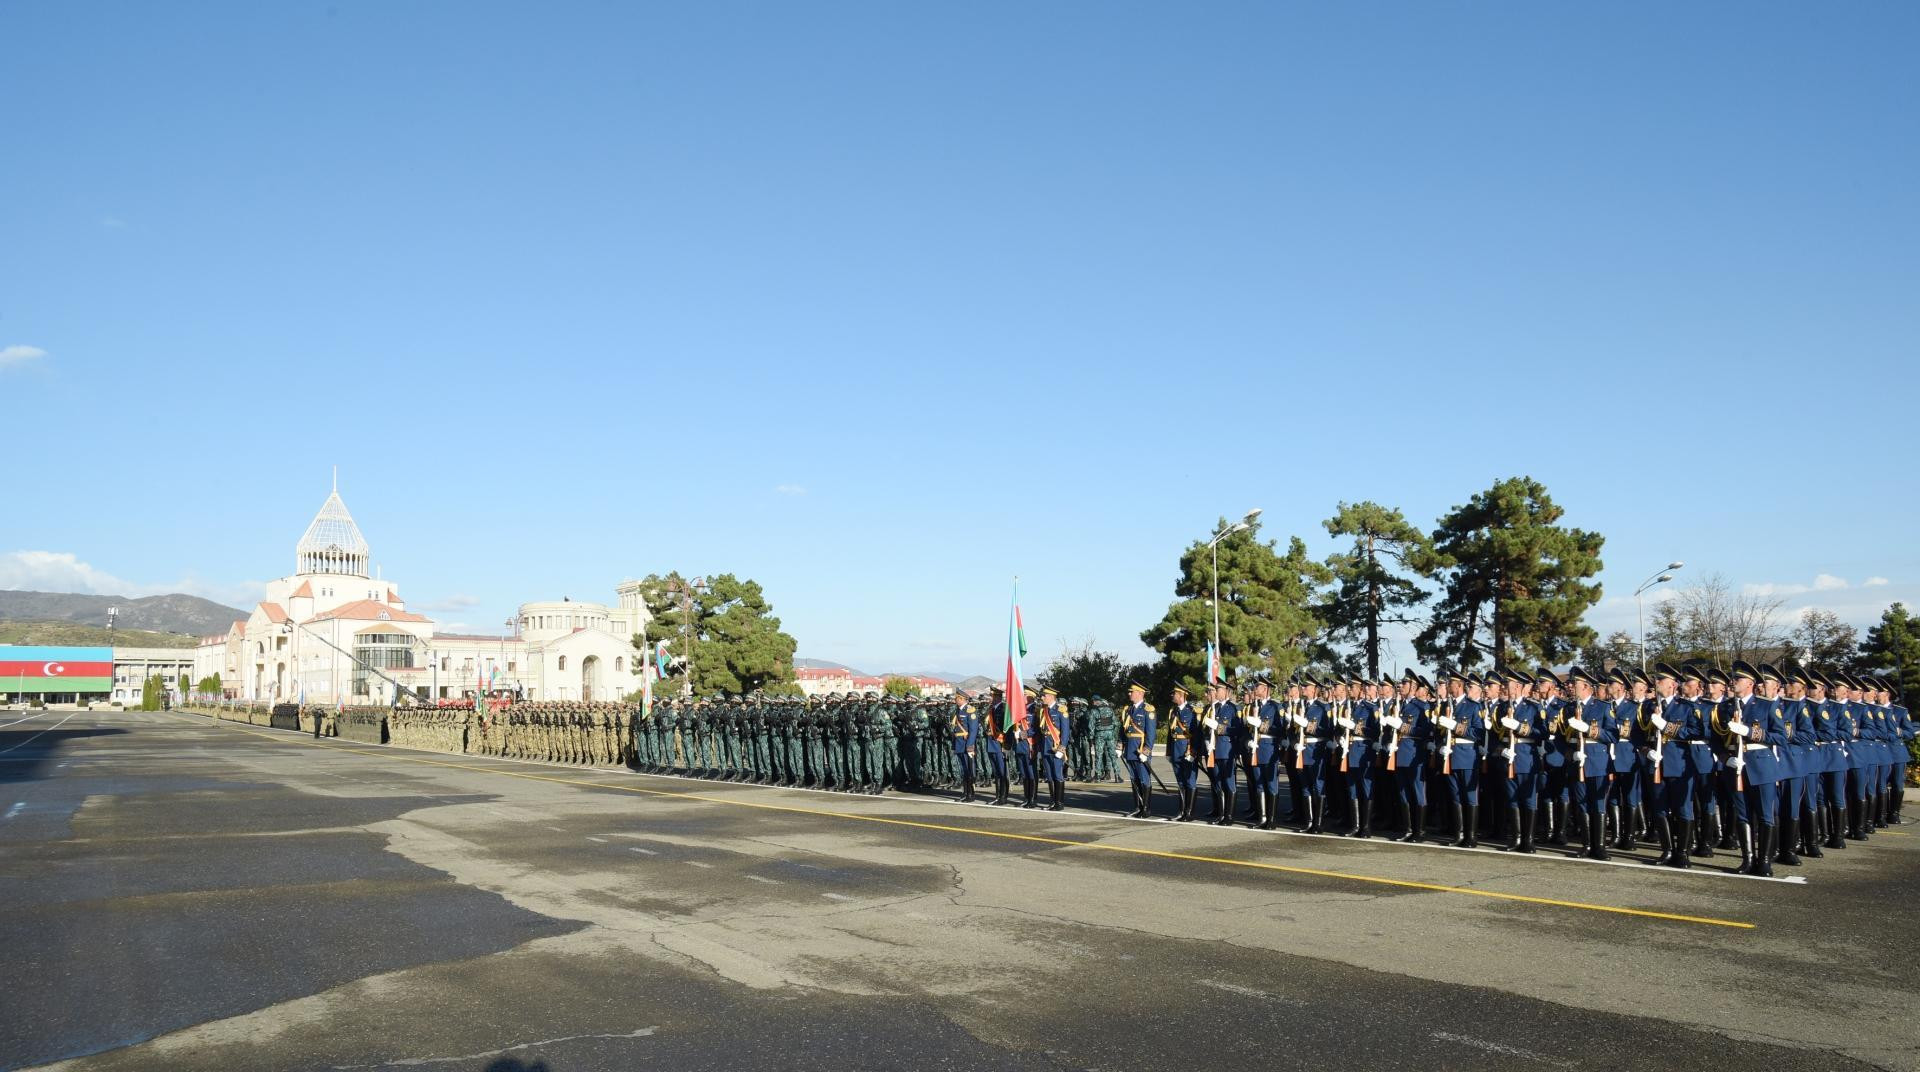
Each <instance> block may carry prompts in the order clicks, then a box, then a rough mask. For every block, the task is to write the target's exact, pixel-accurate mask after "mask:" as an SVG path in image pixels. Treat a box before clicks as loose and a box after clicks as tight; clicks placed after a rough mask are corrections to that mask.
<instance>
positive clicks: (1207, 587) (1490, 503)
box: [1038, 477, 1920, 699]
mask: <svg viewBox="0 0 1920 1072" xmlns="http://www.w3.org/2000/svg"><path fill="white" fill-rule="evenodd" d="M1564 514H1565V511H1564V510H1562V509H1561V508H1560V507H1559V506H1558V505H1557V504H1555V503H1554V501H1553V499H1552V497H1551V496H1550V495H1549V494H1548V492H1547V489H1546V487H1545V486H1544V485H1542V484H1541V483H1540V482H1539V481H1536V480H1534V479H1532V478H1530V477H1511V478H1508V479H1505V480H1500V481H1498V482H1496V483H1494V484H1493V485H1492V486H1491V487H1489V488H1487V489H1486V490H1484V491H1481V492H1479V493H1477V494H1475V495H1474V496H1472V497H1471V498H1470V499H1469V500H1468V501H1467V502H1466V504H1464V505H1462V506H1456V507H1454V508H1453V509H1452V510H1450V511H1448V512H1447V513H1446V514H1445V515H1444V516H1442V517H1441V518H1439V519H1438V521H1437V522H1436V523H1435V525H1434V527H1433V529H1432V530H1431V531H1427V530H1423V529H1421V528H1420V527H1419V526H1417V525H1415V524H1413V523H1412V522H1410V521H1408V520H1407V518H1406V517H1405V515H1404V514H1403V513H1402V512H1401V511H1400V510H1398V509H1395V508H1392V507H1388V506H1383V505H1381V504H1379V503H1374V502H1360V503H1346V502H1342V503H1340V504H1339V505H1338V507H1337V509H1336V510H1335V513H1334V516H1332V517H1330V518H1328V519H1327V520H1326V521H1325V522H1323V523H1322V524H1323V527H1324V528H1325V529H1326V531H1327V533H1328V534H1329V535H1331V536H1334V537H1336V538H1338V539H1342V540H1343V541H1345V545H1344V546H1343V547H1342V549H1340V550H1338V551H1336V552H1335V553H1333V554H1331V555H1329V556H1327V557H1326V558H1325V559H1324V560H1316V559H1313V558H1310V557H1309V556H1308V554H1307V551H1306V545H1305V543H1304V542H1303V541H1302V540H1301V539H1300V538H1299V537H1297V536H1295V537H1291V538H1289V539H1288V540H1287V542H1286V545H1285V547H1284V548H1282V547H1280V546H1279V545H1278V544H1277V543H1276V542H1274V541H1262V540H1261V539H1260V538H1259V524H1258V522H1257V521H1253V522H1250V523H1248V524H1247V526H1246V527H1245V528H1243V529H1242V530H1240V531H1238V532H1234V533H1231V534H1229V535H1227V536H1225V537H1224V538H1222V539H1221V540H1220V541H1219V545H1218V555H1219V586H1220V605H1219V608H1218V610H1219V616H1220V617H1219V628H1220V649H1221V657H1222V664H1223V666H1224V667H1225V668H1226V670H1227V672H1228V673H1229V675H1230V676H1239V675H1245V674H1249V673H1253V672H1257V671H1266V672H1268V673H1271V674H1273V675H1274V676H1275V677H1277V678H1280V679H1285V678H1286V677H1288V676H1291V675H1292V674H1293V673H1294V672H1295V671H1296V670H1300V669H1303V668H1309V669H1315V670H1322V671H1333V672H1340V673H1363V674H1366V675H1367V676H1369V677H1378V676H1381V675H1382V674H1383V673H1385V674H1391V673H1394V672H1396V671H1397V670H1398V669H1400V668H1402V667H1405V666H1407V665H1409V664H1414V663H1418V664H1420V665H1425V666H1431V667H1460V668H1467V669H1471V668H1475V667H1486V666H1492V665H1495V664H1506V665H1516V666H1528V667H1531V666H1536V665H1541V664H1547V665H1559V664H1563V663H1567V662H1571V661H1576V660H1578V661H1581V662H1584V663H1587V664H1589V665H1592V666H1596V667H1601V668H1611V667H1614V666H1619V665H1635V666H1637V665H1639V662H1640V656H1641V652H1640V647H1639V642H1638V640H1637V639H1636V638H1635V637H1634V636H1633V635H1632V634H1629V633H1627V632H1625V631H1616V632H1613V633H1611V634H1609V635H1608V636H1606V637H1604V638H1602V637H1600V636H1599V635H1598V634H1597V633H1596V632H1595V631H1594V630H1593V629H1592V628H1591V627H1589V626H1588V625H1587V624H1586V623H1585V616H1586V613H1587V611H1588V610H1590V609H1591V608H1592V607H1593V606H1594V605H1596V604H1597V603H1598V602H1599V601H1600V595H1601V590H1600V584H1599V582H1598V581H1597V580H1595V579H1594V578H1595V577H1597V576H1598V574H1599V572H1600V569H1601V558H1600V551H1601V548H1602V546H1603V544H1604V542H1605V539H1604V537H1602V536H1601V535H1600V534H1599V533H1595V532H1588V531H1586V530H1583V529H1578V528H1573V527H1570V526H1568V525H1566V524H1564V523H1563V520H1562V519H1563V517H1564ZM1226 527H1227V522H1225V521H1224V520H1222V522H1221V523H1220V525H1219V526H1218V527H1216V529H1215V532H1219V531H1221V530H1223V529H1225V528H1226ZM1179 567H1180V573H1179V579H1178V580H1177V581H1176V582H1175V584H1174V595H1175V597H1176V598H1175V599H1174V602H1173V603H1172V604H1171V605H1170V606H1169V607H1168V608H1167V612H1166V614H1165V616H1163V617H1162V618H1161V620H1160V621H1159V622H1157V623H1155V624H1154V625H1152V626H1150V627H1148V628H1147V629H1146V630H1145V631H1143V632H1142V633H1141V634H1140V639H1141V641H1142V642H1143V643H1145V644H1146V645H1147V646H1148V647H1149V648H1152V649H1153V650H1154V651H1155V652H1157V653H1159V656H1160V657H1159V659H1157V660H1156V661H1153V662H1149V663H1141V664H1136V665H1131V666H1129V665H1126V664H1124V663H1123V662H1122V661H1121V659H1120V658H1119V657H1118V656H1116V655H1113V654H1112V653H1109V652H1103V651H1099V650H1097V649H1096V648H1095V647H1094V646H1093V644H1092V643H1091V642H1084V643H1082V644H1080V645H1078V646H1075V647H1071V648H1069V649H1068V650H1066V651H1064V652H1063V653H1062V654H1061V655H1060V656H1059V657H1058V658H1056V659H1055V660H1054V662H1053V664H1052V665H1050V666H1048V667H1047V669H1046V670H1045V671H1043V672H1042V673H1041V674H1040V675H1039V677H1038V680H1039V681H1041V682H1042V683H1043V684H1051V685H1053V686H1054V687H1055V688H1059V689H1061V690H1062V692H1063V693H1066V694H1067V695H1084V696H1102V697H1106V698H1109V699H1114V698H1117V697H1119V696H1121V695H1123V694H1124V685H1125V682H1127V681H1129V680H1140V681H1141V682H1142V683H1143V684H1146V685H1147V686H1148V687H1149V688H1150V689H1151V690H1152V692H1153V695H1155V696H1157V697H1164V696H1166V695H1167V694H1168V693H1169V692H1170V690H1171V689H1172V686H1173V684H1174V683H1175V682H1176V681H1182V682H1188V683H1191V684H1198V683H1200V682H1202V681H1203V680H1204V679H1205V676H1206V663H1207V644H1208V641H1209V640H1210V639H1211V637H1212V635H1213V622H1214V613H1215V608H1214V606H1213V603H1212V594H1213V573H1212V570H1211V565H1210V555H1209V551H1208V547H1207V542H1206V541H1204V540H1196V541H1195V542H1194V543H1193V544H1191V545H1190V546H1188V547H1187V548H1186V550H1185V551H1184V552H1183V553H1182V554H1181V556H1180V563H1179ZM1783 606H1784V601H1783V600H1781V599H1779V598H1777V597H1771V596H1765V595H1759V594H1755V593H1751V592H1745V591H1736V590H1735V589H1734V587H1733V586H1732V585H1731V584H1730V583H1728V581H1727V580H1726V579H1725V578H1724V577H1721V576H1719V575H1717V574H1716V575H1710V576H1708V577H1706V578H1704V579H1702V580H1701V581H1700V582H1699V583H1698V584H1695V585H1693V586H1691V587H1688V588H1684V589H1681V590H1679V591H1678V592H1676V593H1675V594H1674V596H1673V597H1672V598H1669V599H1665V600H1661V601H1658V602H1656V603H1654V604H1653V605H1651V606H1650V607H1649V613H1648V617H1647V623H1646V646H1647V650H1646V657H1647V660H1648V662H1649V664H1651V663H1652V662H1654V661H1657V660H1670V661H1700V662H1708V663H1712V664H1715V665H1718V666H1720V667H1722V668H1723V669H1724V668H1728V667H1730V666H1731V665H1732V664H1733V662H1734V661H1735V660H1739V659H1748V660H1764V661H1791V662H1797V663H1801V664H1804V665H1808V666H1812V667H1814V668H1816V669H1822V670H1834V669H1845V670H1882V671H1893V672H1895V673H1897V674H1898V675H1899V676H1900V678H1901V679H1902V682H1903V689H1909V690H1910V689H1912V688H1913V687H1915V686H1920V623H1916V622H1914V621H1913V620H1912V619H1911V618H1909V616H1908V614H1907V610H1906V608H1905V607H1904V606H1902V605H1900V604H1894V605H1893V606H1892V607H1891V608H1890V609H1889V610H1888V611H1887V613H1886V616H1885V617H1884V618H1883V619H1882V621H1881V623H1880V625H1879V626H1877V627H1875V628H1874V629H1873V630H1871V631H1870V632H1869V635H1868V637H1867V638H1866V640H1865V641H1862V640H1860V639H1859V638H1858V636H1857V635H1856V631H1855V630H1854V629H1853V627H1852V626H1849V625H1847V624H1846V623H1844V622H1842V621H1840V619H1839V618H1838V617H1837V616H1836V615H1834V614H1833V613H1832V612H1830V611H1825V610H1813V611H1809V612H1807V613H1806V614H1804V615H1787V614H1785V613H1783V612H1782V608H1783ZM1388 627H1399V628H1401V629H1403V630H1406V631H1411V632H1412V633H1413V638H1412V649H1413V650H1412V651H1411V652H1396V651H1391V650H1389V643H1388V640H1387V638H1386V636H1385V632H1386V630H1387V628H1388Z"/></svg>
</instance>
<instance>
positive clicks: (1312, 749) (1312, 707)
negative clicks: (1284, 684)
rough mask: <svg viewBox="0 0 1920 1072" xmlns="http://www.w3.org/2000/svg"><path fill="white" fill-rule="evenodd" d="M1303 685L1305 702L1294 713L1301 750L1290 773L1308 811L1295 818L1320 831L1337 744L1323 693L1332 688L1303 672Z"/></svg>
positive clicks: (1301, 683)
mask: <svg viewBox="0 0 1920 1072" xmlns="http://www.w3.org/2000/svg"><path fill="white" fill-rule="evenodd" d="M1300 685H1301V688H1302V690H1303V691H1304V693H1305V695H1304V701H1305V702H1304V705H1303V708H1302V710H1301V711H1300V713H1299V714H1297V715H1295V716H1294V722H1293V728H1294V741H1295V744H1296V745H1298V750H1297V751H1296V753H1295V757H1294V768H1293V771H1292V772H1291V773H1292V776H1293V777H1295V778H1297V779H1299V781H1300V795H1301V800H1302V801H1304V802H1305V804H1306V806H1307V812H1306V814H1305V815H1304V816H1295V817H1294V818H1295V822H1298V821H1299V820H1301V819H1305V820H1306V832H1307V833H1309V834H1318V833H1320V831H1321V824H1322V821H1323V817H1324V815H1325V812H1326V806H1327V804H1326V793H1327V759H1328V757H1329V756H1330V754H1331V753H1332V750H1333V748H1334V747H1335V746H1334V743H1333V737H1334V725H1333V709H1332V703H1331V702H1330V700H1329V699H1328V698H1326V697H1325V696H1323V695H1322V693H1323V691H1325V692H1330V691H1331V689H1328V688H1327V687H1326V683H1324V682H1322V681H1321V680H1320V679H1319V678H1317V677H1315V676H1314V675H1312V674H1304V675H1302V676H1301V678H1300Z"/></svg>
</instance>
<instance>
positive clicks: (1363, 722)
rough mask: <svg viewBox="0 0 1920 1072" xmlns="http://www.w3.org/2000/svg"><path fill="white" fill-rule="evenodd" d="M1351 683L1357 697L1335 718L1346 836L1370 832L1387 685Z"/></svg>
mask: <svg viewBox="0 0 1920 1072" xmlns="http://www.w3.org/2000/svg"><path fill="white" fill-rule="evenodd" d="M1355 687H1357V688H1358V689H1359V690H1360V695H1359V697H1358V698H1357V699H1355V700H1354V701H1353V706H1352V708H1351V709H1349V710H1348V712H1347V714H1346V717H1345V718H1344V719H1338V720H1336V722H1337V723H1338V725H1339V727H1340V733H1341V735H1342V736H1343V737H1344V738H1345V740H1346V742H1347V743H1346V759H1347V807H1348V808H1349V809H1350V810H1351V812H1352V815H1353V823H1352V825H1351V826H1350V827H1349V828H1348V830H1347V836H1348V837H1357V838H1364V837H1372V836H1373V776H1374V764H1375V762H1376V760H1375V758H1374V757H1375V756H1376V755H1377V754H1378V753H1379V750H1380V742H1381V740H1382V739H1383V738H1382V735H1381V729H1382V727H1381V725H1380V711H1381V705H1382V704H1383V703H1385V701H1386V697H1385V696H1384V695H1383V693H1384V692H1385V691H1386V688H1387V686H1386V685H1385V683H1384V682H1378V681H1371V680H1367V679H1364V678H1363V679H1361V680H1360V681H1358V682H1357V683H1356V685H1355ZM1276 802H1277V798H1276Z"/></svg>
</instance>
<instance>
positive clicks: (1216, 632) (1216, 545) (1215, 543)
mask: <svg viewBox="0 0 1920 1072" xmlns="http://www.w3.org/2000/svg"><path fill="white" fill-rule="evenodd" d="M1259 516H1260V508H1259V507H1258V506H1256V507H1254V508H1253V509H1251V510H1248V511H1247V516H1246V517H1243V518H1241V519H1240V520H1238V521H1236V522H1234V523H1233V524H1231V525H1228V526H1227V527H1226V528H1224V529H1221V530H1220V531H1219V532H1217V533H1215V534H1214V537H1213V539H1212V540H1210V541H1208V543H1207V552H1208V554H1210V555H1212V556H1213V656H1214V658H1215V659H1218V660H1220V680H1222V681H1225V680H1226V678H1227V657H1226V654H1225V653H1224V652H1222V651H1221V650H1220V541H1221V540H1224V539H1226V538H1227V537H1229V536H1231V535H1233V534H1234V533H1236V532H1239V531H1240V530H1241V529H1246V528H1252V527H1253V519H1254V518H1256V517H1259ZM1207 674H1208V676H1210V677H1211V676H1212V674H1213V667H1212V666H1211V665H1209V666H1208V667H1207ZM1207 684H1209V685H1211V684H1213V682H1212V681H1208V682H1207Z"/></svg>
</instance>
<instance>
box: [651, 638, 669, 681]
mask: <svg viewBox="0 0 1920 1072" xmlns="http://www.w3.org/2000/svg"><path fill="white" fill-rule="evenodd" d="M653 665H654V668H655V672H656V673H658V674H659V675H660V676H661V677H666V676H667V642H666V641H664V640H662V641H660V642H658V643H656V644H655V645H654V646H653Z"/></svg>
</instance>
